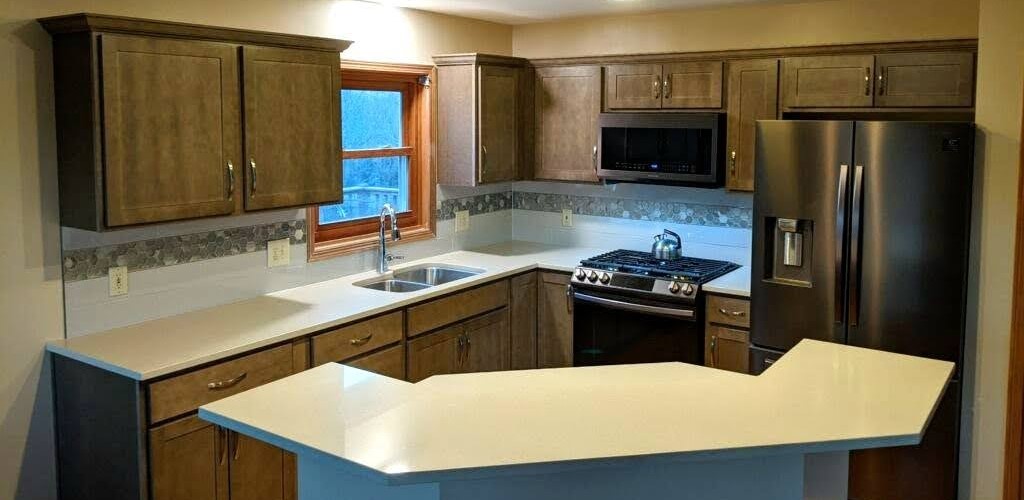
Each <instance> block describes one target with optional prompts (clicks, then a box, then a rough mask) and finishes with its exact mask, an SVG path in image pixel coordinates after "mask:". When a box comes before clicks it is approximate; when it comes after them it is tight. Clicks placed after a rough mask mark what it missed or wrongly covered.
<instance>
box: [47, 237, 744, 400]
mask: <svg viewBox="0 0 1024 500" xmlns="http://www.w3.org/2000/svg"><path fill="white" fill-rule="evenodd" d="M609 250H610V249H601V248H590V247H561V246H552V245H543V244H538V243H528V242H517V241H513V242H508V243H502V244H498V245H494V246H490V247H485V248H481V249H477V250H473V251H456V252H451V253H447V254H443V255H438V256H434V257H429V258H426V259H422V260H419V261H413V262H410V263H408V264H403V265H401V266H395V267H394V269H395V270H400V269H402V268H406V267H412V266H416V265H420V264H424V263H440V264H450V265H456V266H461V267H473V268H479V269H483V270H484V271H485V272H484V273H482V274H479V275H476V276H473V277H470V278H465V279H462V280H458V281H453V282H451V283H447V284H443V285H438V286H435V287H432V288H428V289H425V290H420V291H415V292H410V293H390V292H382V291H377V290H370V289H366V288H361V287H358V286H354V285H353V283H358V282H361V281H364V280H367V279H370V278H374V277H377V276H379V275H378V274H377V273H376V272H375V271H369V272H364V273H360V274H355V275H351V276H345V277H342V278H337V279H332V280H328V281H323V282H320V283H315V284H311V285H306V286H302V287H297V288H292V289H288V290H282V291H279V292H274V293H269V294H266V295H262V296H259V297H256V298H252V299H248V300H243V301H240V302H234V303H231V304H225V305H221V306H216V307H211V308H209V309H203V310H199V311H194V312H189V313H185V314H180V315H176V316H170V317H166V318H161V319H157V320H152V321H147V322H145V323H139V324H135V325H129V326H125V327H121V328H116V329H113V330H109V331H105V332H99V333H94V334H90V335H85V336H81V337H74V338H69V339H64V340H58V341H53V342H50V343H48V344H47V349H48V350H49V351H51V352H54V353H57V354H60V355H63V356H67V357H70V358H73V359H76V360H78V361H81V362H84V363H87V364H90V365H93V366H97V367H100V368H103V369H106V370H109V371H112V372H115V373H118V374H120V375H123V376H126V377H129V378H132V379H135V380H140V381H143V380H149V379H152V378H156V377H160V376H163V375H168V374H170V373H174V372H178V371H182V370H186V369H189V368H192V367H195V366H199V365H202V364H204V363H208V362H211V361H216V360H219V359H223V358H226V357H229V356H234V355H237V354H241V353H244V352H248V351H252V350H254V349H258V348H261V347H264V346H269V345H272V344H276V343H279V342H284V341H287V340H290V339H294V338H298V337H301V336H304V335H309V334H312V333H316V332H318V331H321V330H325V329H328V328H332V327H335V326H338V325H342V324H345V323H350V322H353V321H357V320H359V319H362V318H365V317H369V316H373V315H375V314H378V313H382V312H385V311H388V310H392V309H397V308H401V307H404V306H407V305H409V304H413V303H416V302H421V301H423V300H427V299H430V298H432V297H439V296H441V295H446V294H449V293H452V292H455V291H458V290H461V289H465V288H469V287H473V286H476V285H479V284H481V283H484V282H487V281H491V280H495V279H500V278H502V277H507V276H511V275H514V274H518V273H522V272H526V271H529V270H531V269H547V270H552V271H562V272H570V271H572V270H573V269H574V268H575V267H576V265H578V264H579V262H580V261H581V260H583V259H585V258H588V257H593V256H595V255H598V254H600V253H604V252H606V251H609ZM747 269H748V268H746V267H744V268H741V269H738V270H736V271H734V272H733V273H730V274H729V275H726V276H723V277H721V278H719V280H716V281H715V282H712V283H709V284H708V285H707V286H709V287H710V288H708V289H709V290H713V291H716V292H717V293H731V294H734V295H745V294H749V289H750V279H749V271H747ZM744 273H745V274H744ZM717 282H722V283H723V285H722V286H719V287H716V286H714V285H715V283H717ZM744 283H745V285H744ZM744 291H745V292H746V293H744Z"/></svg>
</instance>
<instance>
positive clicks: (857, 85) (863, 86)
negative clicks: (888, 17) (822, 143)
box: [783, 51, 974, 108]
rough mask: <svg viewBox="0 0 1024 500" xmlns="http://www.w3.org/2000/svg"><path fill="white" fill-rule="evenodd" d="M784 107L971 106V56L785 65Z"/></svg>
mask: <svg viewBox="0 0 1024 500" xmlns="http://www.w3.org/2000/svg"><path fill="white" fill-rule="evenodd" d="M783 78H784V83H783V96H784V97H783V105H784V107H785V108H867V107H879V108H886V107H889V108H892V107H908V108H912V107H970V106H972V105H973V103H974V54H973V53H972V52H966V51H956V52H895V53H885V54H879V55H872V54H866V55H831V56H812V57H789V58H786V59H784V60H783Z"/></svg>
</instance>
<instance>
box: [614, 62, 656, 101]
mask: <svg viewBox="0 0 1024 500" xmlns="http://www.w3.org/2000/svg"><path fill="white" fill-rule="evenodd" d="M604 106H605V108H607V109H609V110H613V109H658V108H661V65H660V64H613V65H610V66H605V68H604Z"/></svg>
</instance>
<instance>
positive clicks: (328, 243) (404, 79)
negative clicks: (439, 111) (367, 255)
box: [306, 61, 436, 261]
mask: <svg viewBox="0 0 1024 500" xmlns="http://www.w3.org/2000/svg"><path fill="white" fill-rule="evenodd" d="M340 72H341V88H342V89H343V90H344V89H360V90H401V91H402V115H403V124H402V136H403V138H402V142H403V144H404V145H403V146H402V147H397V148H384V149H370V150H352V151H344V150H343V151H342V152H341V156H340V158H339V159H338V162H339V168H341V164H342V162H343V161H344V160H346V159H358V158H374V157H394V156H407V158H408V168H409V210H408V211H406V212H402V213H400V214H399V215H398V223H399V225H400V226H401V228H402V239H401V240H400V241H398V242H396V244H402V243H408V242H412V241H420V240H425V239H432V238H434V237H435V234H436V228H435V218H436V217H435V211H436V200H435V198H436V187H435V186H436V177H435V172H434V161H433V147H432V146H433V143H434V140H433V134H434V127H433V116H434V109H433V108H434V102H433V101H434V100H433V96H432V93H431V87H430V85H429V84H427V85H424V84H423V79H424V77H426V78H429V81H435V78H434V68H433V67H432V66H425V65H412V64H382V63H363V62H348V61H343V62H342V63H341V66H340ZM344 111H345V110H344V109H342V113H344ZM342 134H344V131H342ZM306 221H307V222H308V228H307V229H308V231H309V242H308V244H307V254H308V260H309V261H316V260H323V259H328V258H331V257H337V256H341V255H347V254H350V253H354V252H359V251H363V250H367V249H371V248H374V247H376V246H377V245H378V244H379V242H378V229H379V219H378V218H377V217H368V218H364V219H358V220H354V221H342V222H336V223H330V224H324V225H321V224H320V205H312V206H309V207H307V209H306Z"/></svg>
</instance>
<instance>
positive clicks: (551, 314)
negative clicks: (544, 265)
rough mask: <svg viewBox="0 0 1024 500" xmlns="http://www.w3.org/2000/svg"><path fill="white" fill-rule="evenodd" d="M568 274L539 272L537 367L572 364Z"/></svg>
mask: <svg viewBox="0 0 1024 500" xmlns="http://www.w3.org/2000/svg"><path fill="white" fill-rule="evenodd" d="M568 285H569V275H568V274H560V273H543V272H542V273H540V280H538V296H537V367H538V368H559V367H564V366H572V357H573V356H572V304H571V303H570V302H569V295H568V293H567V287H568Z"/></svg>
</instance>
